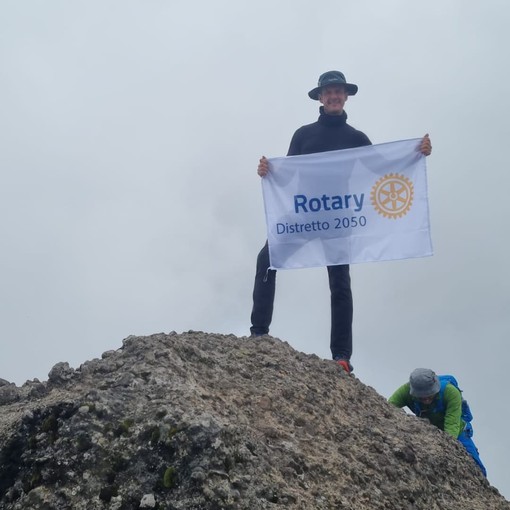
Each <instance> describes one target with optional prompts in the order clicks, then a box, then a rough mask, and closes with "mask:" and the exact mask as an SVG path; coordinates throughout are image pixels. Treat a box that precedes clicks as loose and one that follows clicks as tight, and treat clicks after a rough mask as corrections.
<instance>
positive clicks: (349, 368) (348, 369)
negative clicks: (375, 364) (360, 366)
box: [335, 358, 354, 374]
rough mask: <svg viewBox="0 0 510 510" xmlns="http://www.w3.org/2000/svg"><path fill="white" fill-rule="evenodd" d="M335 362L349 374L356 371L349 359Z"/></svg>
mask: <svg viewBox="0 0 510 510" xmlns="http://www.w3.org/2000/svg"><path fill="white" fill-rule="evenodd" d="M335 362H336V363H337V364H338V365H340V366H341V367H342V368H343V369H344V370H345V371H346V372H347V373H348V374H350V373H351V372H352V371H353V370H354V369H353V367H352V365H351V363H350V362H349V360H348V359H341V358H339V359H336V360H335Z"/></svg>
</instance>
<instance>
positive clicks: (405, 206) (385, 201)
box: [370, 174, 414, 219]
mask: <svg viewBox="0 0 510 510" xmlns="http://www.w3.org/2000/svg"><path fill="white" fill-rule="evenodd" d="M413 197H414V187H413V183H412V182H411V181H410V180H409V179H408V178H407V177H406V176H404V175H401V174H387V175H385V176H384V177H381V178H380V179H379V180H378V181H377V182H376V183H375V184H374V186H373V187H372V191H371V193H370V200H371V201H372V205H373V206H374V209H375V210H376V211H377V212H378V213H379V214H382V215H383V216H384V217H386V218H392V219H397V218H401V217H402V216H404V215H406V214H407V213H408V211H409V209H410V208H411V205H412V203H413Z"/></svg>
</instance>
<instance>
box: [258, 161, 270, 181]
mask: <svg viewBox="0 0 510 510" xmlns="http://www.w3.org/2000/svg"><path fill="white" fill-rule="evenodd" d="M268 172H269V162H268V161H267V158H266V157H265V156H262V157H261V158H260V160H259V166H258V167H257V173H258V174H259V175H260V177H265V176H266V175H267V173H268Z"/></svg>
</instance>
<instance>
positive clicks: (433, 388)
mask: <svg viewBox="0 0 510 510" xmlns="http://www.w3.org/2000/svg"><path fill="white" fill-rule="evenodd" d="M440 388H441V384H440V382H439V378H438V377H437V375H436V374H435V372H434V371H433V370H430V369H429V368H417V369H416V370H413V371H412V372H411V376H410V377H409V393H410V394H411V396H413V397H416V398H423V397H425V398H426V397H431V396H432V395H435V394H436V393H438V392H439V390H440Z"/></svg>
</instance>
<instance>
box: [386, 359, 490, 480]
mask: <svg viewBox="0 0 510 510" xmlns="http://www.w3.org/2000/svg"><path fill="white" fill-rule="evenodd" d="M388 401H389V402H390V403H391V404H393V405H394V406H396V407H408V408H409V409H410V410H411V411H412V412H413V413H414V414H415V415H416V416H418V417H420V418H426V419H427V420H429V421H430V423H432V425H435V426H436V427H438V428H439V429H441V430H444V431H445V432H446V433H447V434H450V436H452V437H454V438H455V439H458V440H459V441H460V442H461V443H462V445H463V446H464V448H465V449H466V450H467V452H468V453H469V454H470V455H471V457H473V459H474V461H475V462H476V463H477V464H478V466H479V468H480V469H481V470H482V473H483V474H484V476H487V471H486V470H485V466H484V465H483V463H482V461H481V460H480V456H479V454H478V449H477V448H476V446H475V443H474V442H473V440H472V439H471V437H472V436H473V427H472V425H471V420H472V418H473V416H472V415H471V411H470V410H469V406H467V402H466V401H463V400H462V394H461V392H460V390H459V388H458V386H457V381H456V380H455V378H454V377H452V376H446V375H445V376H437V375H436V374H435V373H434V372H433V371H432V370H430V369H429V368H417V369H416V370H413V372H412V373H411V376H410V377H409V382H407V383H405V384H404V385H402V386H401V387H400V388H398V390H397V391H395V393H393V395H392V396H391V397H390V398H389V399H388Z"/></svg>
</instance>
